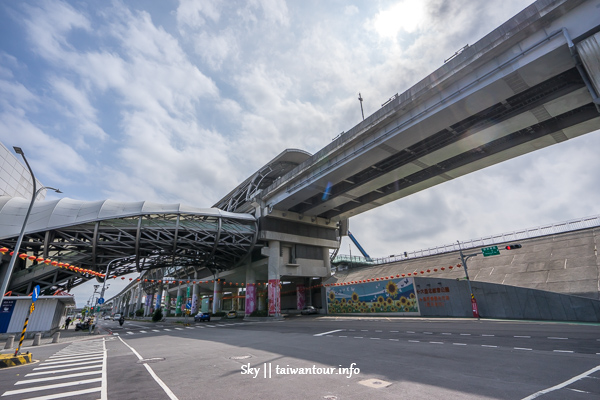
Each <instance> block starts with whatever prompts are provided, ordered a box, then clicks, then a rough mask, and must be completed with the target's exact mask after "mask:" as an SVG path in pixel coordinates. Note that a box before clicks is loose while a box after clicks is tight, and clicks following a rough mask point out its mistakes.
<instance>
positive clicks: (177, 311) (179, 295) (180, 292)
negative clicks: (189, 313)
mask: <svg viewBox="0 0 600 400" xmlns="http://www.w3.org/2000/svg"><path fill="white" fill-rule="evenodd" d="M182 295H183V290H181V284H179V286H178V287H177V303H176V305H175V316H180V315H181V303H182V298H183V296H182Z"/></svg>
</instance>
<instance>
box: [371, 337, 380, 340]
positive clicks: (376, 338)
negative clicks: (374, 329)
mask: <svg viewBox="0 0 600 400" xmlns="http://www.w3.org/2000/svg"><path fill="white" fill-rule="evenodd" d="M369 339H371V340H379V339H381V338H378V337H372V338H369Z"/></svg>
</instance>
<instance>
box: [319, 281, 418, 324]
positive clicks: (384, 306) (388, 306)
mask: <svg viewBox="0 0 600 400" xmlns="http://www.w3.org/2000/svg"><path fill="white" fill-rule="evenodd" d="M327 312H328V313H330V314H346V313H354V314H355V313H360V314H368V313H402V314H407V315H419V314H420V312H419V301H418V299H417V296H416V294H415V284H414V280H413V278H399V279H389V280H382V281H379V282H369V283H358V284H353V285H344V286H331V287H328V288H327Z"/></svg>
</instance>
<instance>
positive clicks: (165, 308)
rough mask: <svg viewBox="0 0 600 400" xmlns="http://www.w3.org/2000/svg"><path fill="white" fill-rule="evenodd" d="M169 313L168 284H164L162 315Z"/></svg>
mask: <svg viewBox="0 0 600 400" xmlns="http://www.w3.org/2000/svg"><path fill="white" fill-rule="evenodd" d="M170 313H171V294H170V293H169V284H168V283H167V284H166V285H165V304H164V308H163V315H164V316H165V317H169V316H170Z"/></svg>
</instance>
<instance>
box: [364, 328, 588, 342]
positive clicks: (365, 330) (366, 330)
mask: <svg viewBox="0 0 600 400" xmlns="http://www.w3.org/2000/svg"><path fill="white" fill-rule="evenodd" d="M360 331H361V332H369V330H368V329H361V330H360ZM598 340H600V339H598Z"/></svg>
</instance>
